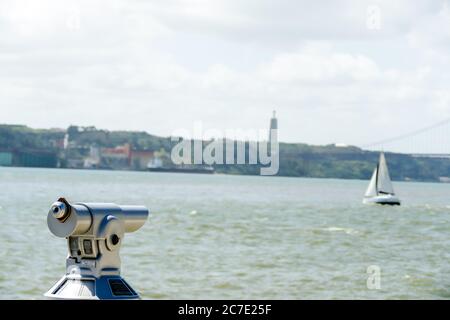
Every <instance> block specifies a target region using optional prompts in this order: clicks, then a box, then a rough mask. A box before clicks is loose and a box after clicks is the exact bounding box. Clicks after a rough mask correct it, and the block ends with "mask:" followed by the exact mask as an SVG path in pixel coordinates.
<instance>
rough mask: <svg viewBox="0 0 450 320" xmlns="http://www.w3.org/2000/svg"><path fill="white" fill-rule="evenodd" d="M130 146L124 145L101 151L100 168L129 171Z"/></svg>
mask: <svg viewBox="0 0 450 320" xmlns="http://www.w3.org/2000/svg"><path fill="white" fill-rule="evenodd" d="M130 159H131V146H130V144H128V143H127V144H124V145H123V146H118V147H115V148H102V149H101V166H102V167H105V168H110V169H129V168H130Z"/></svg>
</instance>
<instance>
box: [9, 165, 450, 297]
mask: <svg viewBox="0 0 450 320" xmlns="http://www.w3.org/2000/svg"><path fill="white" fill-rule="evenodd" d="M366 184H367V182H366V181H346V180H320V179H298V178H278V177H245V176H224V175H191V174H170V173H138V172H113V171H75V170H47V169H24V168H0V298H2V299H5V298H20V299H40V298H42V294H43V293H44V292H45V291H46V290H47V289H49V288H50V287H51V286H52V285H53V284H54V282H55V281H56V280H58V279H59V277H60V276H61V275H62V274H63V273H64V266H65V256H66V242H65V240H64V239H60V238H56V237H54V236H52V235H51V234H50V232H49V231H48V229H47V225H46V215H47V211H48V209H49V206H50V205H51V203H52V202H53V201H55V200H56V199H57V198H58V197H59V196H66V197H67V198H68V199H70V200H71V201H86V202H87V201H91V202H95V201H97V202H102V201H103V202H116V203H119V204H144V205H146V206H148V208H149V209H150V210H151V213H152V216H151V217H150V219H149V221H148V222H147V224H146V225H145V226H144V227H143V228H142V229H140V230H139V231H138V232H136V233H133V234H127V236H126V238H125V241H124V245H123V248H122V251H121V255H122V274H123V276H124V277H125V278H126V279H127V280H128V282H130V283H131V284H132V285H133V286H134V287H135V289H137V290H138V291H139V292H140V293H141V295H142V297H143V298H149V299H185V298H186V299H232V298H233V299H234V298H236V299H240V298H244V299H246V298H250V299H288V298H290V299H345V298H350V299H353V298H356V299H369V298H370V299H399V298H400V299H412V298H419V299H435V298H437V299H441V298H444V299H445V298H449V297H450V272H449V269H450V268H449V267H448V265H449V260H450V254H449V252H450V185H446V184H428V183H395V184H394V187H395V188H396V191H397V193H398V194H399V196H400V197H401V199H402V200H403V203H404V204H403V206H401V207H394V208H393V207H377V206H364V205H362V204H361V197H362V194H363V193H364V191H365V188H366ZM371 265H376V266H378V267H379V268H381V289H379V290H369V289H368V288H367V284H366V281H367V277H368V276H369V275H368V274H367V268H368V267H369V266H371Z"/></svg>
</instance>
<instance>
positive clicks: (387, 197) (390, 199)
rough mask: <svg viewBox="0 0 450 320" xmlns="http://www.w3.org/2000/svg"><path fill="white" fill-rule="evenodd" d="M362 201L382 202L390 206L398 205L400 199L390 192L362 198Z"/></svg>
mask: <svg viewBox="0 0 450 320" xmlns="http://www.w3.org/2000/svg"><path fill="white" fill-rule="evenodd" d="M363 203H364V204H384V205H391V206H399V205H400V199H399V198H398V197H396V196H394V195H391V194H384V195H379V196H375V197H371V198H364V200H363Z"/></svg>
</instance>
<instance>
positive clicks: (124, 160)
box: [88, 143, 154, 170]
mask: <svg viewBox="0 0 450 320" xmlns="http://www.w3.org/2000/svg"><path fill="white" fill-rule="evenodd" d="M153 157H154V152H153V151H149V150H134V149H132V148H131V145H130V144H129V143H127V144H124V145H122V146H117V147H115V148H102V149H101V150H100V154H99V156H98V158H99V161H98V165H99V166H100V167H105V168H111V169H132V170H146V169H147V167H148V164H149V163H150V162H151V160H152V159H153ZM94 159H96V157H95V155H94V154H91V156H90V157H89V159H88V160H89V161H88V163H89V164H91V163H93V162H95V161H94Z"/></svg>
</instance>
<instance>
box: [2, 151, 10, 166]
mask: <svg viewBox="0 0 450 320" xmlns="http://www.w3.org/2000/svg"><path fill="white" fill-rule="evenodd" d="M12 164H13V154H12V153H11V152H0V166H8V167H9V166H12Z"/></svg>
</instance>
